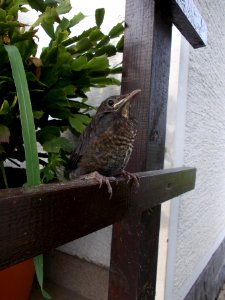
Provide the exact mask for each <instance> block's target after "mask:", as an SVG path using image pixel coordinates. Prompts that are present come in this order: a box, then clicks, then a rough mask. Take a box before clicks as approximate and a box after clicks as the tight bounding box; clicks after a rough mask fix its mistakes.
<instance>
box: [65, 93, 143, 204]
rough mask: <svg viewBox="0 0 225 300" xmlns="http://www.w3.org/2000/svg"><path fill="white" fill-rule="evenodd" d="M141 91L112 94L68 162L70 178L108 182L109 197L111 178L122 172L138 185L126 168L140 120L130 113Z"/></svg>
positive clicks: (87, 128) (114, 178)
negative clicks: (134, 100) (132, 104)
mask: <svg viewBox="0 0 225 300" xmlns="http://www.w3.org/2000/svg"><path fill="white" fill-rule="evenodd" d="M140 92H141V90H140V89H136V90H134V91H132V92H130V93H128V94H125V95H116V96H110V97H108V98H107V99H105V100H104V101H103V102H102V103H101V104H100V106H99V108H98V109H97V112H96V114H95V116H94V117H93V119H92V121H91V122H90V123H89V125H88V126H87V127H86V129H85V130H84V131H83V133H82V134H81V135H80V137H79V139H78V143H77V146H76V148H75V149H74V150H73V151H72V152H71V154H70V157H69V162H68V171H69V177H70V179H76V178H85V179H94V180H96V181H97V182H98V183H99V187H101V186H102V183H106V185H107V187H108V193H109V195H110V198H111V197H112V187H111V184H110V180H116V176H119V175H123V176H124V177H125V178H126V179H127V182H129V181H130V180H131V179H132V180H133V181H134V182H135V184H136V185H137V186H138V185H139V181H138V178H137V177H136V176H135V175H134V174H131V173H129V172H127V171H125V167H126V165H127V163H128V161H129V158H130V155H131V153H132V149H133V146H134V141H135V137H136V134H137V121H136V119H134V118H133V117H132V115H131V112H130V107H131V103H132V102H133V99H134V98H136V96H137V95H138V94H139V93H140Z"/></svg>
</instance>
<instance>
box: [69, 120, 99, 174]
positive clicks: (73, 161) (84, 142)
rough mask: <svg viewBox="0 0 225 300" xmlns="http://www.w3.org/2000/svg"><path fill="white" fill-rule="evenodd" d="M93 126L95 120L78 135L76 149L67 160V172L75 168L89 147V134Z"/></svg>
mask: <svg viewBox="0 0 225 300" xmlns="http://www.w3.org/2000/svg"><path fill="white" fill-rule="evenodd" d="M94 124H95V120H94V119H93V120H92V122H91V123H90V124H89V125H88V126H87V127H86V128H85V130H84V132H83V133H82V134H81V135H80V137H79V139H78V143H77V146H76V149H75V150H74V151H73V152H72V153H71V155H70V158H69V165H68V168H69V170H74V169H76V168H77V164H78V162H79V160H80V159H81V157H82V156H83V154H84V153H85V152H86V150H87V148H88V146H89V142H90V137H91V132H93V128H94V127H95V125H94Z"/></svg>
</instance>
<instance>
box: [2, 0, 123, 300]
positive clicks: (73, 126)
mask: <svg viewBox="0 0 225 300" xmlns="http://www.w3.org/2000/svg"><path fill="white" fill-rule="evenodd" d="M25 2H26V1H22V0H20V1H18V0H12V1H9V0H6V1H2V2H1V3H0V56H1V61H0V167H1V173H2V174H1V176H2V182H4V186H5V187H8V186H9V180H8V178H9V177H13V176H10V174H11V171H12V169H10V172H9V171H8V170H6V169H5V162H6V161H7V160H8V161H11V162H12V163H13V164H14V165H15V166H16V167H19V168H20V167H21V166H22V163H23V162H24V161H25V158H26V173H27V179H25V181H24V182H27V184H28V185H35V184H39V183H40V182H42V183H47V182H49V181H52V180H55V179H57V170H58V169H59V168H60V167H65V166H66V164H67V156H68V154H69V153H70V151H71V150H72V147H73V145H72V144H71V142H70V140H69V139H68V138H67V137H66V136H62V133H63V132H65V131H67V130H68V131H70V132H71V133H72V134H73V135H75V136H78V135H79V134H80V133H81V132H82V131H83V129H84V128H85V126H86V125H87V124H88V123H89V122H90V115H89V111H90V109H92V107H91V106H90V105H88V104H87V92H88V91H89V90H90V88H91V87H93V88H98V87H104V86H107V85H113V84H116V85H119V84H120V83H119V81H118V80H117V79H115V78H114V76H113V75H114V74H116V73H120V72H121V66H115V67H112V66H110V64H109V59H108V57H110V56H113V55H115V54H116V53H117V52H119V51H122V45H123V35H122V34H123V31H124V25H123V24H122V23H119V24H117V25H115V26H113V28H112V29H111V30H110V32H109V33H108V34H104V33H103V32H102V30H101V24H102V22H103V19H104V9H97V10H96V12H95V17H96V25H95V26H94V27H91V28H88V29H87V30H85V31H83V33H81V34H80V35H77V36H73V35H72V33H71V28H72V27H73V26H75V25H76V24H78V23H79V22H81V21H82V20H83V19H84V17H85V16H84V15H83V14H82V13H78V14H76V15H75V16H74V17H73V18H72V19H70V20H68V19H67V18H65V17H64V16H63V15H64V14H65V13H67V12H68V11H70V9H71V6H70V2H69V0H61V1H55V0H51V1H38V2H37V1H32V0H30V1H27V2H26V3H27V4H29V6H24V3H25ZM29 8H34V9H36V10H37V11H38V12H39V16H38V19H37V20H36V21H35V22H34V23H33V24H31V26H30V27H29V29H26V27H27V26H26V25H27V24H23V23H21V22H19V21H18V12H19V11H23V12H27V11H28V9H29ZM38 26H42V27H43V28H44V30H45V31H46V33H47V34H48V35H49V36H50V38H51V40H50V43H49V45H46V46H47V47H46V48H44V49H42V52H41V54H40V57H36V52H37V44H38V36H37V28H38ZM114 38H119V41H118V42H117V43H116V44H113V43H112V39H114ZM20 60H21V61H20ZM19 61H20V63H19ZM18 66H19V67H18ZM11 67H12V70H11ZM18 68H19V69H18ZM12 71H13V74H12ZM22 73H23V74H24V77H23V76H22V75H21V74H22ZM21 78H23V79H24V80H23V82H22V83H21V81H22V80H21ZM15 84H16V86H15ZM26 85H27V86H26ZM20 89H21V94H22V95H20V96H19V90H20ZM25 90H27V91H28V90H29V92H28V93H27V95H25V96H26V97H25V98H26V99H24V102H23V100H22V102H21V99H22V98H23V96H24V95H23V94H24V91H25ZM29 95H30V97H29ZM26 101H27V102H26ZM31 107H32V111H31ZM29 109H30V111H29ZM31 115H32V118H31V119H30V120H29V122H30V123H29V122H28V123H26V122H25V120H26V119H27V116H31ZM28 119H29V118H28ZM21 123H22V125H23V126H21ZM35 133H36V137H35ZM36 138H37V141H38V142H39V144H40V145H41V147H40V151H39V152H38V153H37V160H36V167H31V171H30V173H29V165H30V163H31V166H32V164H33V163H34V153H35V152H37V150H36ZM30 141H33V148H32V147H31V148H29V147H30V144H31V143H30ZM26 142H28V148H27V149H26ZM29 157H30V161H31V162H30V163H29ZM38 165H41V171H40V173H39V167H38ZM34 170H35V171H34ZM34 173H36V174H35V176H36V177H35V176H34ZM29 174H30V175H29ZM33 176H34V177H33ZM65 176H66V174H65ZM31 177H32V178H31ZM10 184H11V182H10ZM1 187H2V186H1ZM35 263H36V271H37V266H42V257H38V258H36V260H35ZM40 270H41V269H40ZM4 272H5V271H4V270H3V271H1V272H0V273H1V275H2V276H4ZM23 273H24V271H23ZM37 273H38V274H39V275H38V280H39V283H40V285H41V288H42V290H43V282H42V281H43V274H42V272H41V271H40V272H37ZM1 275H0V276H1ZM26 281H28V280H26ZM1 283H3V280H1V277H0V284H1ZM1 289H2V288H1ZM43 292H44V290H43ZM45 296H46V297H48V295H47V294H45ZM3 299H5V300H6V299H7V298H6V296H4V297H3ZM9 299H10V298H9ZM17 299H19V296H18V294H17ZM21 299H22V298H21ZM24 299H26V298H24Z"/></svg>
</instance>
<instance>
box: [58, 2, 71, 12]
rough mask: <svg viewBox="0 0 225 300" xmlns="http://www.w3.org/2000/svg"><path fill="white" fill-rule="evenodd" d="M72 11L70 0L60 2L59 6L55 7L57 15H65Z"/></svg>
mask: <svg viewBox="0 0 225 300" xmlns="http://www.w3.org/2000/svg"><path fill="white" fill-rule="evenodd" d="M71 9H72V6H71V4H70V0H61V1H60V2H59V5H58V6H57V7H56V12H57V13H58V14H59V15H62V14H66V13H68V12H69V11H70V10H71Z"/></svg>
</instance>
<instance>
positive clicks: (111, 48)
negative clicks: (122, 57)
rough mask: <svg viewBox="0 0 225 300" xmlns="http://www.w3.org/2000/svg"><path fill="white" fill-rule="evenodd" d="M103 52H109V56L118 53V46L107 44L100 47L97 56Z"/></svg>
mask: <svg viewBox="0 0 225 300" xmlns="http://www.w3.org/2000/svg"><path fill="white" fill-rule="evenodd" d="M103 54H107V56H108V57H110V56H113V55H115V54H116V47H115V46H113V45H106V46H103V47H101V48H100V49H98V50H97V51H96V52H95V55H96V56H100V55H103Z"/></svg>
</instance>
